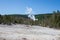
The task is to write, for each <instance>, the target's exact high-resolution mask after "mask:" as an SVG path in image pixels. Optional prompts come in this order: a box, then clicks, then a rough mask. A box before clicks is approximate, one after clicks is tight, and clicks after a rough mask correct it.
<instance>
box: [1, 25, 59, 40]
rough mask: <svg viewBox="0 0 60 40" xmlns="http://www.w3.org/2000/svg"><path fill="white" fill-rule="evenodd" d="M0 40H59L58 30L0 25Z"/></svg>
mask: <svg viewBox="0 0 60 40" xmlns="http://www.w3.org/2000/svg"><path fill="white" fill-rule="evenodd" d="M0 40H60V30H57V29H51V28H45V27H41V26H30V25H28V26H27V25H23V24H22V25H21V24H17V25H11V26H9V25H0Z"/></svg>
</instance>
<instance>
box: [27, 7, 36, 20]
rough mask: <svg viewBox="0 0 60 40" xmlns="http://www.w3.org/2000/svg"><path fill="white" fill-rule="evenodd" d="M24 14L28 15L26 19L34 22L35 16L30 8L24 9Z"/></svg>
mask: <svg viewBox="0 0 60 40" xmlns="http://www.w3.org/2000/svg"><path fill="white" fill-rule="evenodd" d="M26 14H28V17H29V18H30V19H32V20H33V21H35V20H36V19H35V16H34V15H33V14H32V8H29V7H26Z"/></svg>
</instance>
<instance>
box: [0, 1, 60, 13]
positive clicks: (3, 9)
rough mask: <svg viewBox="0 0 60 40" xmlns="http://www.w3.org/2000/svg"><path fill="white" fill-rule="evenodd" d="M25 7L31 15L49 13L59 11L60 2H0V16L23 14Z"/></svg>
mask: <svg viewBox="0 0 60 40" xmlns="http://www.w3.org/2000/svg"><path fill="white" fill-rule="evenodd" d="M26 7H29V8H32V12H31V13H32V14H42V13H50V12H53V11H55V10H60V0H0V14H25V12H26Z"/></svg>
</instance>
